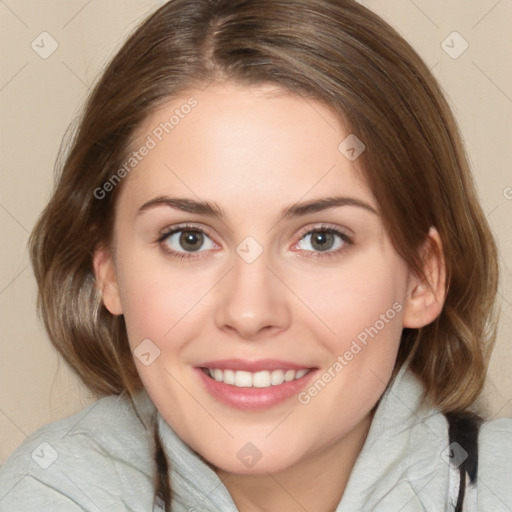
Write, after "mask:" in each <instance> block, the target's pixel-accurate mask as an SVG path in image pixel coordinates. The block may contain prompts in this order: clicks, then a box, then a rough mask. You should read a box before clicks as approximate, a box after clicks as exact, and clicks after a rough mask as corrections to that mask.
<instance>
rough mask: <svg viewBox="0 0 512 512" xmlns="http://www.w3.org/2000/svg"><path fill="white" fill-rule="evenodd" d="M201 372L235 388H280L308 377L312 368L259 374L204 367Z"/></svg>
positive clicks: (260, 372)
mask: <svg viewBox="0 0 512 512" xmlns="http://www.w3.org/2000/svg"><path fill="white" fill-rule="evenodd" d="M201 370H202V371H203V372H204V373H205V374H206V375H208V377H210V378H211V379H213V380H216V381H217V382H223V383H224V384H228V385H231V386H234V387H238V388H269V387H272V386H279V385H281V384H284V383H285V382H291V381H293V380H298V379H301V378H302V377H304V376H305V375H307V374H308V373H309V372H310V371H311V370H312V368H302V369H299V370H284V369H277V370H272V371H268V370H262V371H258V372H247V371H244V370H229V369H220V368H205V367H202V368H201Z"/></svg>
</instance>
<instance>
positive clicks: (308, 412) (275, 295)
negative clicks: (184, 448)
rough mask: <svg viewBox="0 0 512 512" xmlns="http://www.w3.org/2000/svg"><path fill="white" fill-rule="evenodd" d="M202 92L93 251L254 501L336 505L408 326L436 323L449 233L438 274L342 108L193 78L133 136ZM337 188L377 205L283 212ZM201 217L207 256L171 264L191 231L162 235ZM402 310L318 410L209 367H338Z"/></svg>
mask: <svg viewBox="0 0 512 512" xmlns="http://www.w3.org/2000/svg"><path fill="white" fill-rule="evenodd" d="M192 95H193V97H194V98H195V99H196V100H197V102H198V104H197V106H196V107H195V108H194V109H193V110H192V111H191V112H190V114H188V115H187V116H185V117H184V118H183V119H180V122H179V124H178V125H176V126H175V127H174V129H173V130H172V131H171V132H170V133H169V134H166V135H165V137H163V139H162V141H159V142H158V144H157V146H156V147H155V148H154V149H152V150H151V151H150V152H149V154H148V155H147V156H145V157H144V158H143V160H142V161H141V162H140V163H139V164H138V165H137V167H136V168H135V169H134V170H133V171H132V172H131V173H130V175H129V176H128V177H127V178H125V180H124V182H123V183H122V187H123V188H122V190H121V192H120V195H119V197H118V201H117V204H116V217H115V225H114V240H113V246H112V248H104V249H100V250H98V251H97V252H96V254H95V258H94V265H95V273H96V279H97V283H98V287H99V288H100V290H101V291H102V294H103V300H104V303H105V306H106V307H107V308H108V310H109V311H110V312H111V313H112V314H114V315H121V314H122V315H124V318H125V321H126V325H127V331H128V336H129V342H130V345H131V348H132V349H135V348H136V347H137V346H138V345H139V344H140V343H141V341H142V340H144V339H147V338H149V339H150V340H151V341H152V343H154V344H155V345H156V346H157V347H158V348H159V349H160V351H161V353H160V356H159V357H158V358H157V359H155V361H154V362H153V363H152V364H151V365H149V366H145V365H143V364H141V362H140V361H139V360H138V359H137V358H135V362H136V364H137V368H138V371H139V373H140V376H141V378H142V381H143V383H144V385H145V387H146V389H147V391H148V393H149V395H150V396H151V398H152V400H153V401H154V403H155V405H156V406H157V408H158V410H159V411H160V413H161V414H162V416H163V417H164V418H165V420H166V421H167V422H168V423H169V425H170V426H171V427H172V428H173V429H174V430H175V431H176V432H177V433H178V435H179V436H180V437H181V438H182V439H183V440H184V441H185V442H186V443H187V444H188V445H189V446H191V447H192V448H193V449H194V450H195V451H196V452H197V453H198V454H200V455H201V456H202V457H204V459H205V460H206V461H207V462H208V463H209V464H210V465H211V467H212V468H214V470H215V471H216V472H217V474H218V475H219V476H220V477H221V479H222V480H223V481H224V484H225V485H226V487H227V489H228V490H229V492H230V493H231V495H232V497H233V500H234V501H235V504H236V505H237V507H238V508H239V510H242V511H258V510H265V511H267V512H268V511H274V510H275V511H277V510H289V511H295V510H304V509H306V510H309V511H330V510H334V509H335V508H336V506H337V504H338V502H339V501H340V499H341V496H342V494H343V490H344V487H345V484H346V481H347V479H348V476H349V474H350V471H351V469H352V467H353V465H354V462H355V459H356V458H357V455H358V453H359V452H360V450H361V448H362V445H363V444H364V440H365V438H366V435H367V433H368V430H369V427H370V424H371V418H372V415H371V411H372V408H373V407H374V406H375V404H376V403H377V401H378V399H379V398H380V397H381V395H382V393H383V392H384V390H385V388H386V386H387V384H388V382H389V380H390V376H391V372H392V370H393V366H394V363H395V359H396V355H397V350H398V346H399V340H400V333H401V331H402V328H403V327H413V328H418V327H421V326H423V325H426V324H428V323H430V322H431V321H433V320H434V319H435V317H436V316H437V315H438V314H439V312H440V310H441V307H442V302H443V299H444V291H443V290H444V274H443V262H442V261H441V260H440V259H439V257H438V256H437V254H439V251H438V250H439V249H440V241H439V237H438V235H437V233H436V232H435V230H433V229H432V230H431V232H430V233H429V237H428V239H427V241H429V242H431V243H430V244H426V245H425V247H426V248H427V249H428V248H429V247H433V248H437V249H438V250H425V251H424V269H425V271H426V274H427V275H428V282H423V281H422V280H421V279H419V278H418V277H417V276H415V275H414V274H413V273H412V272H411V271H410V270H409V268H408V267H407V265H406V264H405V263H404V261H403V260H402V259H401V258H400V257H399V256H398V254H397V253H396V251H395V250H394V248H393V246H392V244H391V242H390V239H389V237H388V235H387V233H386V232H385V230H384V228H383V224H382V219H381V217H380V214H379V208H378V204H377V201H376V199H375V197H374V196H373V195H372V193H371V191H370V190H369V188H368V186H367V185H366V183H365V181H364V179H362V177H361V173H360V172H359V171H358V170H357V168H356V165H357V160H356V161H355V162H350V161H349V160H348V159H347V158H345V156H344V155H343V154H342V153H341V152H340V151H339V150H338V145H339V144H340V142H341V141H343V140H344V139H345V138H346V137H347V135H349V133H350V132H349V131H348V130H346V129H345V128H344V127H343V125H342V124H341V122H340V121H339V119H338V118H337V117H336V116H335V114H334V113H333V112H331V111H330V110H329V109H328V108H327V107H325V106H323V105H322V104H320V103H318V102H314V101H311V100H307V101H306V100H305V99H303V98H300V97H298V96H295V95H292V94H289V93H287V92H285V91H282V90H279V89H277V88H276V87H274V86H258V87H251V88H249V87H247V86H240V85H236V84H233V83H223V84H212V85H210V86H209V87H207V88H206V89H205V90H203V91H200V90H191V91H189V93H188V94H187V95H183V96H182V97H181V96H180V97H179V98H173V99H172V100H170V101H169V102H168V103H167V104H166V105H164V106H163V107H162V108H161V109H160V110H159V111H157V112H155V113H154V114H153V115H152V116H151V117H150V118H149V119H147V120H146V122H145V124H144V125H143V126H141V127H140V129H139V131H138V133H137V137H136V138H135V139H134V144H133V147H140V145H141V144H142V143H143V142H144V140H145V139H146V138H147V136H148V135H150V134H151V133H152V130H154V128H155V127H156V126H158V125H159V123H160V122H162V121H164V120H166V119H169V117H170V115H172V113H173V111H174V109H176V108H179V107H180V105H183V104H184V102H185V101H186V100H187V98H189V97H190V96H192ZM160 196H172V197H180V198H190V199H194V200H198V199H201V200H208V201H214V202H216V203H218V205H219V206H220V207H222V209H223V210H225V213H226V215H225V217H224V218H223V219H217V218H214V217H211V216H207V215H205V214H197V213H188V212H183V211H179V210H177V209H174V208H171V207H169V206H166V205H158V206H154V207H149V208H147V209H145V210H144V211H143V212H140V211H139V209H140V208H141V206H142V205H144V204H145V203H147V202H148V201H151V200H153V199H154V198H157V197H160ZM330 196H346V197H350V198H354V199H357V200H359V201H361V202H364V203H365V204H366V205H368V206H369V207H370V208H371V209H373V210H374V211H370V210H369V209H366V208H362V207H359V206H353V205H346V206H341V207H337V208H331V209H327V210H323V211H319V212H316V213H310V214H307V215H304V216H302V217H296V218H291V219H284V220H281V221H279V215H280V213H281V211H282V210H283V209H284V208H286V207H288V206H290V205H292V204H294V203H297V202H305V201H309V200H312V199H317V198H323V197H330ZM184 222H189V223H193V224H194V226H197V227H200V228H202V229H204V230H205V231H206V234H207V235H206V236H205V238H204V243H203V245H202V246H201V242H199V243H197V242H196V245H197V247H199V249H198V250H196V251H195V252H194V251H191V250H190V249H188V254H189V255H191V256H192V257H191V258H189V259H177V258H172V257H171V256H170V255H169V253H168V252H166V250H165V248H168V249H169V248H170V249H174V250H175V251H178V252H181V253H185V254H187V246H185V247H183V245H180V243H179V236H180V234H181V233H178V235H175V236H174V237H173V238H172V239H171V238H167V240H164V241H161V242H158V241H157V240H158V239H159V237H160V236H161V234H162V231H163V230H165V229H166V228H172V227H173V226H177V225H180V224H181V223H184ZM322 224H326V225H327V226H328V227H329V228H334V229H337V230H339V231H341V232H343V233H344V234H345V235H347V236H348V237H349V238H350V242H347V241H344V240H343V239H342V238H339V237H338V236H336V235H335V236H334V238H333V239H330V240H332V241H331V242H330V245H329V243H328V244H327V250H324V251H322V250H320V249H318V244H315V240H314V237H313V236H312V235H302V233H303V232H304V231H306V230H307V229H312V228H320V226H322ZM185 234H186V233H185ZM324 234H325V231H324ZM247 236H251V237H253V238H254V239H255V241H257V244H259V246H260V247H261V248H262V250H263V252H262V253H261V254H260V255H259V257H257V258H256V260H255V261H254V262H252V263H247V261H245V260H244V259H243V258H242V257H240V256H239V255H238V254H237V252H236V249H237V247H238V246H239V244H240V243H241V242H242V241H244V239H245V238H246V237H247ZM324 247H326V246H325V245H324ZM338 249H341V250H340V251H338V252H337V253H336V254H334V253H335V251H337V250H338ZM250 250H251V251H253V250H254V249H250ZM326 252H330V253H331V254H333V257H332V258H327V257H326V256H325V253H326ZM253 254H254V253H253ZM112 255H113V256H112ZM315 256H317V257H316V258H315ZM393 304H399V306H400V308H401V309H400V311H398V312H396V315H395V317H394V318H393V319H392V320H389V321H388V322H387V323H385V326H384V328H382V329H381V330H380V331H379V333H378V335H377V336H375V337H374V338H373V339H370V341H369V342H368V344H367V346H365V347H364V349H363V350H361V351H360V352H359V353H358V354H357V355H355V356H354V358H353V359H352V360H351V361H349V362H348V364H347V365H346V366H345V367H344V368H343V370H342V371H341V372H339V373H337V374H336V377H335V378H333V379H332V380H331V382H330V383H329V384H328V385H327V386H325V388H324V389H322V390H321V392H320V393H318V394H317V395H316V396H315V397H313V398H312V399H311V401H310V402H309V403H308V404H306V405H305V404H301V403H299V401H298V400H297V398H296V397H292V398H291V399H289V400H287V401H286V402H284V403H281V404H278V405H276V406H273V407H271V408H269V409H267V410H263V411H258V412H254V411H241V410H238V409H234V408H232V407H230V406H228V405H225V404H222V403H220V402H218V401H217V400H216V399H215V398H213V397H212V396H211V395H210V394H209V393H208V392H207V391H206V390H205V389H204V388H203V386H202V382H201V381H200V380H199V379H198V377H197V375H196V373H195V371H194V370H193V368H194V367H195V366H198V365H199V364H200V363H201V362H204V361H207V360H213V359H224V358H233V357H239V358H247V359H252V360H254V359H261V358H276V359H284V360H287V361H291V362H295V363H299V364H301V365H303V366H304V367H316V368H319V372H320V373H322V372H326V371H328V368H330V367H332V365H333V363H334V362H335V361H336V360H337V357H338V356H339V355H342V354H344V353H345V352H346V351H347V350H348V349H349V348H350V345H351V343H352V341H353V340H354V339H356V337H357V335H358V334H359V333H360V332H361V331H363V330H364V329H365V328H366V327H369V326H373V325H374V324H375V323H376V321H377V320H378V319H379V318H380V315H382V314H385V313H386V311H387V310H389V309H390V308H391V307H392V305H393ZM247 442H251V443H253V444H254V445H256V446H257V448H258V449H259V451H260V452H261V454H262V457H261V459H260V460H259V461H258V462H257V463H256V464H255V465H254V466H253V467H252V468H248V467H246V466H245V465H244V464H242V462H241V461H240V460H239V459H238V457H237V452H238V451H239V450H240V449H241V448H242V447H243V446H244V445H246V443H247ZM304 482H307V483H308V485H304ZM319 488H321V489H322V493H318V491H317V489H319Z"/></svg>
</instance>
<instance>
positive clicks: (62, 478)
mask: <svg viewBox="0 0 512 512" xmlns="http://www.w3.org/2000/svg"><path fill="white" fill-rule="evenodd" d="M422 397H423V388H422V385H421V383H420V382H419V380H418V379H417V378H416V377H415V376H414V375H413V374H412V373H411V372H410V371H409V370H407V369H406V368H402V370H401V371H400V373H399V374H398V376H397V378H396V379H395V381H394V382H393V383H392V385H391V386H390V387H388V389H387V391H386V392H385V394H384V395H383V397H382V399H381V401H380V403H379V405H378V408H377V411H376V413H375V416H374V419H373V422H372V425H371V428H370V431H369V433H368V437H367V439H366V442H365V444H364V447H363V449H362V451H361V453H360V455H359V457H358V459H357V461H356V464H355V466H354V468H353V470H352V473H351V475H350V478H349V481H348V483H347V486H346V488H345V492H344V494H343V497H342V499H341V501H340V503H339V505H338V507H337V509H336V512H357V511H374V512H398V511H400V512H420V511H421V512H447V511H450V512H451V511H453V510H454V504H455V502H456V499H457V494H458V489H459V473H458V471H457V470H456V468H455V466H456V463H455V462H454V460H455V461H456V460H457V459H458V458H460V457H462V455H461V454H460V453H459V452H458V451H457V447H453V446H452V447H450V446H449V441H448V431H447V421H446V419H445V417H444V415H442V414H441V413H440V412H439V411H437V410H435V409H429V408H427V407H425V406H424V405H423V403H422ZM155 414H156V415H157V421H158V422H159V426H160V432H161V436H162V441H163V445H164V449H165V451H166V453H167V455H168V457H169V459H170V460H171V482H172V488H173V503H172V505H173V508H172V510H173V511H174V512H196V511H197V512H237V508H236V506H235V505H234V503H233V501H232V499H231V496H230V494H229V492H228V490H227V489H226V487H225V486H224V485H223V484H222V482H221V481H220V479H219V478H218V477H217V475H216V473H215V472H214V471H213V470H211V469H210V468H209V466H208V465H207V464H205V463H204V462H203V461H202V459H201V458H200V457H199V456H198V455H197V454H196V453H195V452H193V451H192V450H191V449H190V448H189V447H188V446H187V445H186V444H185V443H184V442H183V441H182V440H181V439H180V438H179V437H178V436H177V435H176V434H175V433H174V431H173V430H172V429H171V428H170V427H169V425H168V424H167V423H166V422H165V420H164V419H163V418H162V417H161V416H160V414H158V413H156V409H155V406H154V405H153V403H152V401H151V399H150V398H149V396H148V395H147V393H146V392H145V391H142V392H140V393H139V394H138V395H137V396H136V397H135V400H134V401H133V402H132V400H131V399H130V398H129V397H126V396H121V397H107V398H102V399H100V400H98V401H97V402H95V403H94V404H92V405H91V406H89V407H87V408H86V409H84V410H82V411H81V412H79V413H78V414H75V415H73V416H71V417H69V418H66V419H63V420H60V421H56V422H54V423H51V424H49V425H46V426H44V427H42V428H40V429H39V430H37V431H36V432H35V433H34V434H32V435H31V436H30V437H29V438H28V439H26V440H25V441H24V442H23V443H22V444H21V445H20V446H19V447H18V448H17V449H16V450H15V452H14V453H13V454H12V455H11V456H10V457H9V458H8V459H7V461H6V462H5V464H4V465H3V466H2V467H1V468H0V511H1V512H41V511H44V510H50V511H51V512H79V511H80V512H83V511H87V512H99V511H101V512H121V511H123V512H126V511H132V512H150V511H152V510H153V498H154V488H153V482H154V480H153V478H154V476H153V475H154V471H155V468H154V462H153V441H152V427H151V425H152V419H153V418H154V415H155ZM450 453H451V455H449V454H450ZM450 457H451V458H450ZM464 510H465V511H468V512H473V511H477V510H478V512H512V420H511V419H501V420H497V421H492V422H488V423H484V424H483V426H482V427H481V430H480V436H479V466H478V479H477V482H476V486H469V487H468V488H467V490H466V500H465V509H464ZM155 511H156V509H155Z"/></svg>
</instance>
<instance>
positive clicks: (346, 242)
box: [156, 224, 354, 260]
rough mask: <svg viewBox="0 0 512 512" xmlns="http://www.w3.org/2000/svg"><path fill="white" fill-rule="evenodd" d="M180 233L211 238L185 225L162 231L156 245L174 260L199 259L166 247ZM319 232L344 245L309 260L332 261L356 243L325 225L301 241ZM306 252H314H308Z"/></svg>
mask: <svg viewBox="0 0 512 512" xmlns="http://www.w3.org/2000/svg"><path fill="white" fill-rule="evenodd" d="M180 231H191V232H199V233H201V234H204V235H206V236H208V238H211V237H210V236H209V234H208V232H207V231H205V230H204V229H203V228H201V227H199V226H197V225H194V224H183V225H180V226H176V227H173V228H172V229H169V230H164V231H162V232H161V233H160V236H159V237H158V239H157V240H156V243H158V244H159V245H160V246H161V247H162V249H163V251H165V253H166V254H168V255H169V256H171V257H172V258H176V259H179V260H183V259H189V258H196V257H197V256H194V253H186V252H178V251H174V250H172V249H169V248H168V247H167V246H165V244H164V242H165V240H167V238H169V237H170V236H171V235H174V234H175V233H179V232H180ZM318 232H321V233H324V232H326V233H331V234H333V235H337V236H338V237H339V238H341V240H342V241H343V243H344V245H343V246H342V247H341V248H339V249H337V250H335V251H330V252H322V251H316V254H315V256H307V257H308V258H312V259H331V258H334V257H336V256H338V255H339V254H340V253H341V252H344V251H345V250H346V249H347V246H350V245H353V243H354V242H353V240H352V238H351V237H350V236H349V235H347V233H345V232H343V231H340V230H339V229H337V228H334V227H330V226H327V225H325V224H322V225H321V226H320V227H316V228H310V229H305V230H304V231H302V232H301V233H300V239H299V241H301V240H302V239H303V238H304V237H305V236H307V235H312V234H315V233H318ZM306 252H313V251H306Z"/></svg>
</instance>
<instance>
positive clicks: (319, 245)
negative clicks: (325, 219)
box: [297, 225, 353, 258]
mask: <svg viewBox="0 0 512 512" xmlns="http://www.w3.org/2000/svg"><path fill="white" fill-rule="evenodd" d="M308 239H309V240H308ZM352 244H353V242H352V239H351V237H350V236H349V235H347V234H346V233H344V232H343V231H340V230H339V229H336V228H333V227H329V226H323V225H322V226H320V227H318V228H314V229H309V230H308V231H306V232H305V233H302V235H301V239H300V241H299V242H298V243H297V246H298V247H299V249H303V250H305V251H306V252H317V253H320V254H314V255H312V256H310V257H313V258H324V257H327V258H329V257H333V256H335V255H337V254H339V253H340V252H342V251H344V250H345V249H346V248H347V246H348V245H352ZM308 245H309V246H310V247H312V250H310V249H308V248H307V246H308ZM321 253H325V254H321Z"/></svg>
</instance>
